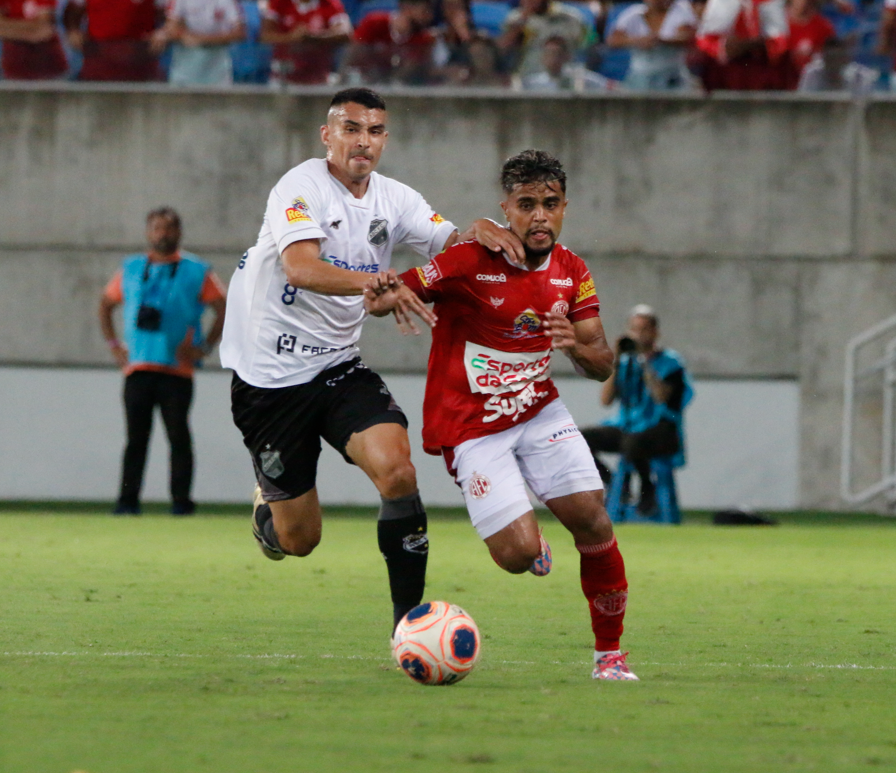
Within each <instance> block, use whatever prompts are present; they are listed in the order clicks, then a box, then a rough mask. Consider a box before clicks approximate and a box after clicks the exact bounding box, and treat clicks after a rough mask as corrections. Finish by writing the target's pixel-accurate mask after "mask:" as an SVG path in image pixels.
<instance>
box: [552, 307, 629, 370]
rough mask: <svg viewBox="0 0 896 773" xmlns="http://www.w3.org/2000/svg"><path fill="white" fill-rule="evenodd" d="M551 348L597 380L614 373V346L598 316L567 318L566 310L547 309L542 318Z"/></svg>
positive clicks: (577, 368)
mask: <svg viewBox="0 0 896 773" xmlns="http://www.w3.org/2000/svg"><path fill="white" fill-rule="evenodd" d="M544 330H545V335H547V336H550V338H551V348H552V349H556V350H559V351H561V352H563V353H564V354H565V355H566V356H567V357H569V358H570V359H571V360H572V362H573V365H574V366H575V368H576V372H577V373H579V374H580V375H582V376H585V377H586V378H592V379H595V380H596V381H606V380H607V379H608V378H609V377H610V376H611V375H612V373H613V359H614V357H613V350H612V349H611V348H610V345H609V344H608V343H607V338H606V336H605V335H604V327H603V325H602V324H601V321H600V317H591V318H590V319H583V320H581V321H579V322H575V323H573V322H570V320H569V318H568V317H567V316H566V315H565V314H555V313H554V312H552V311H549V312H548V313H547V314H546V315H545V320H544Z"/></svg>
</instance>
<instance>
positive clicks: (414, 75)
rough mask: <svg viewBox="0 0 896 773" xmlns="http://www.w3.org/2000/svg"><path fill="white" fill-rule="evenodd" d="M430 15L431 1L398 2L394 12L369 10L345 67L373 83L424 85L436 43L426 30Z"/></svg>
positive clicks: (431, 16) (431, 13) (427, 79)
mask: <svg viewBox="0 0 896 773" xmlns="http://www.w3.org/2000/svg"><path fill="white" fill-rule="evenodd" d="M434 15H435V14H434V8H433V4H432V2H431V0H399V3H398V10H397V11H393V12H391V13H390V12H389V11H371V12H370V13H368V14H367V15H366V16H365V17H364V18H363V19H361V22H360V23H359V24H358V28H357V29H356V30H355V42H354V44H353V46H352V50H351V51H350V52H349V56H348V62H347V64H348V66H349V67H355V68H357V69H358V70H359V71H360V72H361V74H362V76H363V77H364V78H365V80H367V81H370V82H373V83H377V82H388V81H390V80H395V81H398V82H400V83H408V84H414V85H422V84H425V83H427V82H428V81H429V79H430V77H431V74H432V52H433V46H434V45H435V42H436V38H435V35H434V34H433V32H432V30H431V29H430V25H431V24H432V22H433V18H434Z"/></svg>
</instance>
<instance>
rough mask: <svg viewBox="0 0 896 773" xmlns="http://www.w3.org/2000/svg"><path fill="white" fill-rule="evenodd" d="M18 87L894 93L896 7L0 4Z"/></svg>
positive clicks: (519, 0) (831, 3) (880, 0)
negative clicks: (46, 83) (94, 84)
mask: <svg viewBox="0 0 896 773" xmlns="http://www.w3.org/2000/svg"><path fill="white" fill-rule="evenodd" d="M0 48H2V51H0V64H2V75H3V78H5V79H9V80H38V79H42V80H46V79H78V80H82V81H137V82H147V81H168V82H170V83H172V84H176V85H204V86H229V85H231V84H233V83H256V84H271V85H273V86H275V87H276V86H277V85H279V84H291V83H295V84H329V85H337V84H345V85H360V84H369V85H383V84H399V85H407V86H438V85H448V86H478V87H506V88H513V89H517V90H531V91H540V92H545V91H553V92H559V91H572V92H586V91H587V92H594V91H598V92H599V91H611V90H614V91H672V90H677V91H700V90H705V91H713V90H717V89H728V90H800V91H848V92H851V93H854V94H861V93H867V92H869V91H871V90H874V89H878V90H884V89H888V88H890V81H891V73H892V71H893V59H894V54H896V0H870V2H864V1H863V0H644V2H637V3H635V2H616V3H612V2H608V0H562V1H561V0H512V1H511V2H505V1H504V0H0Z"/></svg>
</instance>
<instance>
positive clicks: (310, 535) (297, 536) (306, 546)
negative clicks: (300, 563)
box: [277, 529, 321, 558]
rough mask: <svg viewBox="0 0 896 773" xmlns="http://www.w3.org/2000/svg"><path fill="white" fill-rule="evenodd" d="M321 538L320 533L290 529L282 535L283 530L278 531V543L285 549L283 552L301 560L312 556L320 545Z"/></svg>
mask: <svg viewBox="0 0 896 773" xmlns="http://www.w3.org/2000/svg"><path fill="white" fill-rule="evenodd" d="M320 536H321V535H320V531H312V532H308V531H307V530H304V529H288V530H286V531H285V533H282V534H281V530H280V529H278V530H277V541H278V542H279V543H280V547H281V548H283V552H284V553H288V554H289V555H291V556H298V557H299V558H304V557H305V556H308V555H311V552H312V551H313V550H314V548H316V547H317V546H318V545H319V544H320Z"/></svg>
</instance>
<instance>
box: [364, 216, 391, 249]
mask: <svg viewBox="0 0 896 773" xmlns="http://www.w3.org/2000/svg"><path fill="white" fill-rule="evenodd" d="M367 241H369V242H370V243H371V244H372V245H373V246H374V247H382V246H383V245H384V244H385V243H386V242H387V241H389V221H388V220H383V219H382V218H377V219H374V220H371V221H370V230H369V231H368V232H367Z"/></svg>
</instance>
